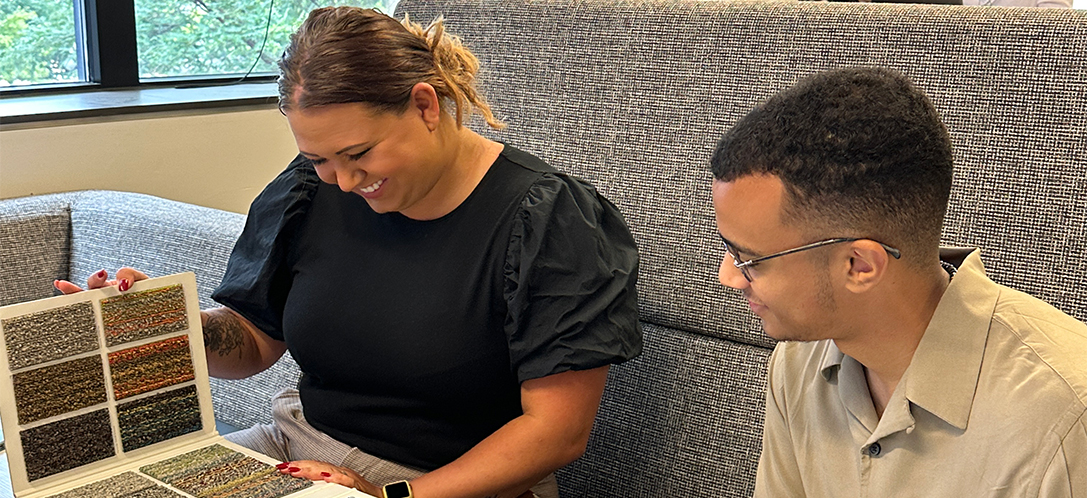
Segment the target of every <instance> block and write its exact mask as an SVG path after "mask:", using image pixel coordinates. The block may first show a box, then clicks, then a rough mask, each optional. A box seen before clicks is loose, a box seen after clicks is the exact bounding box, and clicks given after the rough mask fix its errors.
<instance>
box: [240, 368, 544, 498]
mask: <svg viewBox="0 0 1087 498" xmlns="http://www.w3.org/2000/svg"><path fill="white" fill-rule="evenodd" d="M223 437H225V438H226V439H227V440H228V441H230V442H232V443H236V444H239V445H241V446H244V447H246V448H249V449H251V450H253V451H257V452H259V453H263V454H265V455H268V456H270V457H272V458H275V459H278V460H279V461H281V462H289V461H291V460H318V461H321V462H328V463H331V464H333V465H338V466H340V467H347V468H349V469H352V470H354V471H355V472H358V473H359V475H361V476H362V477H363V478H364V479H366V480H367V481H370V482H372V483H374V484H376V485H378V486H381V485H383V484H386V483H390V482H395V481H400V480H411V479H414V478H416V477H419V476H421V475H423V474H424V473H425V472H424V471H422V470H420V469H415V468H411V467H407V466H404V465H400V464H398V463H395V462H391V461H389V460H384V459H381V458H378V457H376V456H373V455H370V454H368V453H363V452H362V451H360V450H359V449H358V448H353V447H351V446H348V445H346V444H344V443H341V442H339V441H337V440H335V439H333V438H332V437H331V436H329V435H328V434H325V433H323V432H321V431H319V430H317V429H315V428H314V427H313V426H311V425H309V423H307V422H306V419H305V417H303V416H302V400H301V398H299V396H298V391H297V390H295V389H285V390H283V391H280V392H279V394H276V395H275V397H274V398H272V423H271V424H258V425H255V426H253V427H250V428H248V429H244V430H241V431H238V432H232V433H230V434H227V435H225V436H223ZM532 493H533V494H535V495H536V496H537V497H538V498H558V496H559V488H558V483H557V482H556V481H555V474H551V475H549V476H547V477H545V478H544V479H543V480H542V481H540V482H539V483H538V484H536V485H535V486H533V487H532Z"/></svg>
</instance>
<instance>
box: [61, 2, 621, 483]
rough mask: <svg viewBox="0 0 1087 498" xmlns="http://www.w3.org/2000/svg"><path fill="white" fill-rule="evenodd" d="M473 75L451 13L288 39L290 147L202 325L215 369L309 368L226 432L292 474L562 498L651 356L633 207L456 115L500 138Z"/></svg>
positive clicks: (285, 95) (283, 67) (358, 19)
mask: <svg viewBox="0 0 1087 498" xmlns="http://www.w3.org/2000/svg"><path fill="white" fill-rule="evenodd" d="M478 68H479V63H478V61H477V60H476V58H475V57H474V56H473V55H472V54H471V53H470V52H469V51H468V50H467V49H466V48H465V47H463V46H462V45H461V44H460V43H459V41H458V40H457V39H456V38H453V37H451V36H449V35H447V34H445V33H444V32H443V28H442V24H441V22H440V21H439V22H437V23H435V24H432V25H431V26H429V27H428V28H425V29H424V28H422V27H420V26H419V25H416V24H414V23H410V22H408V21H407V20H406V19H405V21H404V22H403V23H400V22H397V21H396V20H394V19H392V18H390V17H388V16H386V15H384V14H381V13H378V12H376V11H373V10H363V9H358V8H352V7H339V8H325V9H319V10H316V11H314V12H312V13H311V14H310V16H309V18H308V19H307V20H306V22H305V23H304V24H303V26H302V27H301V28H300V29H299V30H298V32H297V33H295V34H294V36H292V38H291V44H290V47H289V48H288V49H287V51H286V52H285V54H284V56H283V58H282V60H281V61H280V71H281V76H280V79H279V91H280V109H281V110H282V112H283V113H284V114H285V115H286V117H287V121H288V122H289V124H290V127H291V131H292V133H293V134H294V137H295V140H296V142H297V145H298V148H299V151H300V155H299V156H298V157H297V158H296V159H295V160H294V161H293V162H292V163H291V164H290V166H288V167H287V169H286V170H285V171H284V172H283V173H282V174H280V175H279V177H278V178H276V179H275V180H274V181H273V182H272V183H271V184H270V185H268V187H267V188H266V189H265V190H264V192H263V193H261V195H260V196H259V197H258V198H257V199H256V200H255V201H254V203H253V205H252V207H251V209H250V213H249V218H248V220H247V222H246V227H245V230H244V232H243V233H242V235H241V237H240V238H239V240H238V242H237V244H236V246H235V248H234V252H233V253H232V255H231V257H230V261H229V264H228V268H227V272H226V276H225V277H224V279H223V282H222V284H221V286H220V287H219V289H218V290H217V291H216V292H215V294H214V295H213V297H214V298H215V299H216V300H217V301H218V302H220V303H222V304H224V305H225V307H223V308H217V309H213V310H208V311H205V312H203V321H204V333H205V338H206V343H207V346H208V365H209V370H210V372H211V374H212V375H214V376H218V377H225V378H243V377H247V376H250V375H253V374H255V373H257V372H260V371H261V370H264V369H265V368H267V367H269V366H270V365H272V364H273V363H274V362H275V361H276V360H277V359H278V358H279V357H280V356H281V355H282V354H283V352H284V351H285V350H287V349H290V351H291V354H292V356H293V357H294V359H295V360H296V361H297V362H298V364H299V366H300V367H301V369H302V372H303V376H302V378H301V380H300V382H299V385H298V390H297V391H295V390H289V391H285V392H283V393H280V394H279V395H277V396H276V399H275V400H273V419H274V422H273V424H271V425H262V426H257V427H253V428H251V429H247V430H244V431H241V432H238V433H234V434H230V435H228V436H227V437H228V439H231V440H233V441H235V442H237V443H239V444H242V445H244V446H247V447H250V448H253V449H254V450H257V451H261V452H263V453H265V454H268V455H271V456H273V457H276V458H279V459H281V460H283V462H284V463H283V464H281V465H280V467H281V471H282V472H285V473H290V474H291V475H294V476H298V477H303V478H308V479H315V480H325V481H330V482H336V483H339V484H343V485H347V486H353V487H355V488H358V489H360V490H362V491H365V492H367V493H370V494H372V495H376V496H382V494H383V492H384V494H385V495H386V496H396V497H401V496H417V497H419V498H433V497H479V496H509V497H516V496H522V495H523V496H531V495H532V494H533V493H534V494H535V495H537V496H541V497H554V496H557V493H558V492H557V487H556V484H555V481H554V477H553V472H554V471H555V470H556V469H558V468H560V467H562V466H563V465H566V464H567V463H569V462H571V461H573V460H575V459H577V458H578V457H579V456H580V455H581V454H582V453H583V452H584V450H585V445H586V442H587V440H588V436H589V432H590V429H591V427H592V423H593V419H594V418H595V414H596V410H597V408H598V405H599V402H600V397H601V393H602V391H603V389H604V383H605V379H606V377H607V370H608V366H609V365H610V364H612V363H617V362H622V361H625V360H627V359H630V358H632V357H634V356H636V355H637V354H638V353H639V352H640V351H641V333H640V330H639V328H638V323H637V299H636V295H635V279H636V275H637V250H636V247H635V244H634V241H633V239H632V237H631V236H630V233H629V232H628V230H627V228H626V226H625V224H624V222H623V220H622V217H621V215H620V214H619V212H618V211H617V210H616V208H615V207H614V206H613V205H612V204H611V203H609V202H608V201H607V200H606V199H604V198H603V197H601V196H600V195H598V194H597V193H596V191H595V190H594V189H593V188H592V187H591V186H590V185H588V184H586V183H584V182H582V181H580V180H578V179H575V178H572V177H569V176H566V175H564V174H561V173H558V172H557V171H556V170H554V169H553V168H551V167H550V166H548V165H547V164H545V163H543V162H542V161H541V160H540V159H538V158H536V157H534V156H532V155H530V154H527V153H525V152H522V151H519V150H517V149H515V148H514V147H512V146H509V145H503V144H500V143H496V142H493V141H491V140H488V139H486V138H484V137H482V136H481V135H479V134H477V133H475V132H474V131H472V130H470V129H468V128H466V127H464V126H463V121H464V119H466V118H467V117H468V116H470V115H471V113H472V112H473V110H474V111H478V112H480V113H481V114H482V115H483V116H484V117H485V119H486V121H487V123H488V124H490V125H491V126H492V127H496V128H497V127H499V126H500V125H499V123H498V122H497V121H496V120H495V118H494V117H493V115H492V113H491V111H490V109H489V107H488V106H487V104H486V103H485V102H484V100H483V98H482V97H481V96H480V95H479V94H478V93H477V92H476V90H475V88H474V86H473V81H474V77H475V74H476V72H477V70H478ZM107 277H108V276H107V275H106V273H105V272H104V271H103V272H99V273H98V274H96V275H94V276H92V277H91V278H90V279H89V281H88V285H89V286H91V287H99V286H102V285H107V284H110V283H112V282H113V281H108V280H107ZM141 278H146V277H145V276H144V275H142V274H140V273H139V272H135V271H134V270H131V269H124V270H122V271H120V272H118V276H117V282H119V285H120V287H121V290H122V291H123V290H126V289H127V287H128V286H129V285H130V283H131V282H132V281H133V280H138V279H141ZM58 287H60V288H62V290H69V291H70V290H74V287H75V286H71V284H67V283H63V282H62V283H60V284H58ZM398 481H400V482H398ZM382 486H385V488H384V489H382V488H381V487H382ZM530 488H531V493H529V492H528V491H526V490H529V489H530Z"/></svg>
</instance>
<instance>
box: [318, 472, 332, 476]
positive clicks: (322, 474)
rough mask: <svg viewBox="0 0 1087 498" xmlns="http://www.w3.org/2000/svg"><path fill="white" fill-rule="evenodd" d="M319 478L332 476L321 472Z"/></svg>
mask: <svg viewBox="0 0 1087 498" xmlns="http://www.w3.org/2000/svg"><path fill="white" fill-rule="evenodd" d="M321 477H332V474H329V473H328V472H321Z"/></svg>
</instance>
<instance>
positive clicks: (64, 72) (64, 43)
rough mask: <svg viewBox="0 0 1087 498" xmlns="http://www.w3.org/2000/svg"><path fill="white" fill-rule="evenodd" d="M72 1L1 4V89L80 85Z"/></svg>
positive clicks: (26, 0)
mask: <svg viewBox="0 0 1087 498" xmlns="http://www.w3.org/2000/svg"><path fill="white" fill-rule="evenodd" d="M75 50H76V44H75V16H74V15H73V9H72V2H71V0H3V1H0V86H10V85H26V84H31V83H56V82H65V81H79V68H78V67H77V66H76V52H75Z"/></svg>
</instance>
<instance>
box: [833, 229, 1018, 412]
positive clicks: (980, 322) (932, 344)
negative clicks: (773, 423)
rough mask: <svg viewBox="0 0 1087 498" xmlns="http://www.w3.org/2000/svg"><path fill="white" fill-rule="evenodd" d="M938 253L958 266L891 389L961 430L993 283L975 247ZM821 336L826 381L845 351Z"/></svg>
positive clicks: (970, 401) (991, 303)
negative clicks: (899, 391)
mask: <svg viewBox="0 0 1087 498" xmlns="http://www.w3.org/2000/svg"><path fill="white" fill-rule="evenodd" d="M940 259H941V260H943V261H947V262H949V263H951V264H953V265H955V266H956V267H957V268H958V272H957V273H956V274H955V278H954V279H952V280H951V284H949V285H948V287H947V289H946V290H945V291H944V295H943V296H942V297H941V298H940V303H939V304H938V305H937V306H936V311H935V313H933V315H932V320H930V321H929V325H928V328H927V329H925V335H924V336H923V337H922V338H921V342H920V343H919V344H918V345H917V351H915V352H914V354H913V359H912V360H911V361H910V366H909V367H908V368H907V369H906V372H905V374H903V376H902V380H901V381H900V384H899V386H898V388H897V389H903V388H904V389H905V390H906V391H905V395H906V399H908V400H909V401H910V402H911V403H913V404H915V405H917V406H919V407H921V408H922V409H924V410H926V411H928V412H929V413H932V414H933V415H935V416H937V417H939V418H940V419H942V420H943V421H945V422H947V423H948V424H951V425H953V426H955V427H956V428H958V429H960V430H965V429H966V424H967V421H968V420H969V419H970V409H971V407H972V406H973V403H974V392H975V390H976V389H977V383H978V375H979V373H980V372H981V360H982V357H983V355H984V354H985V342H986V340H987V339H988V336H989V324H990V321H991V320H992V316H993V310H994V309H995V308H996V298H997V296H998V294H999V289H998V288H997V287H996V286H995V285H993V283H992V281H990V280H989V278H988V277H987V276H986V275H985V267H984V265H982V263H981V255H980V251H978V250H977V249H972V248H941V249H940ZM826 342H827V345H826V346H827V347H826V348H825V349H824V350H823V357H822V359H821V361H820V366H819V370H820V372H821V373H822V375H823V378H824V379H825V380H827V381H830V380H831V378H832V377H833V375H834V373H835V372H836V371H838V370H839V369H840V368H841V365H842V360H843V359H844V358H845V354H844V353H842V352H841V350H839V349H838V346H836V345H835V344H834V341H826Z"/></svg>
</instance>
